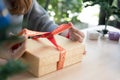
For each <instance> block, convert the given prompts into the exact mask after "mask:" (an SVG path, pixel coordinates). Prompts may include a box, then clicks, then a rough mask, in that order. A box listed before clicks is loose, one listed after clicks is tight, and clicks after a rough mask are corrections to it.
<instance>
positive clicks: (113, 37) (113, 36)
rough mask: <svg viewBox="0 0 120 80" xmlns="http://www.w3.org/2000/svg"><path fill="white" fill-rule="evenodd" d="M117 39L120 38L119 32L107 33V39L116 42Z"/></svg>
mask: <svg viewBox="0 0 120 80" xmlns="http://www.w3.org/2000/svg"><path fill="white" fill-rule="evenodd" d="M119 37H120V33H119V32H113V31H110V32H109V39H110V40H114V41H118V40H119Z"/></svg>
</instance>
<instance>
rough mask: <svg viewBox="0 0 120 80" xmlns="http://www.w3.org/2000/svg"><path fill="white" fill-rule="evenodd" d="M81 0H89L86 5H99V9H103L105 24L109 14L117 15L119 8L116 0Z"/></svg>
mask: <svg viewBox="0 0 120 80" xmlns="http://www.w3.org/2000/svg"><path fill="white" fill-rule="evenodd" d="M83 2H90V4H87V5H86V7H87V6H93V5H96V4H98V5H100V7H101V9H102V10H104V11H105V13H106V16H105V23H106V25H107V23H108V20H109V18H110V16H111V15H119V14H120V9H119V7H118V6H117V3H118V2H117V0H83Z"/></svg>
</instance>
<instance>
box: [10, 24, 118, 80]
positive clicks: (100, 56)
mask: <svg viewBox="0 0 120 80" xmlns="http://www.w3.org/2000/svg"><path fill="white" fill-rule="evenodd" d="M92 29H97V30H98V29H103V26H99V27H92V28H88V29H85V30H83V31H84V32H85V34H86V31H87V30H92ZM108 29H109V30H110V31H119V32H120V30H118V29H116V28H113V27H110V26H109V27H108ZM84 43H85V45H86V52H87V53H86V55H85V56H84V58H83V61H82V62H81V63H78V64H75V65H72V66H70V67H67V68H64V69H62V70H59V71H56V72H53V73H51V74H48V75H45V76H43V77H40V78H36V77H34V76H32V75H31V74H29V73H27V72H26V73H23V74H19V75H16V76H14V77H11V78H10V79H9V80H120V44H118V42H117V41H111V40H109V39H108V38H104V39H103V38H99V39H98V40H89V39H87V36H86V38H85V40H84Z"/></svg>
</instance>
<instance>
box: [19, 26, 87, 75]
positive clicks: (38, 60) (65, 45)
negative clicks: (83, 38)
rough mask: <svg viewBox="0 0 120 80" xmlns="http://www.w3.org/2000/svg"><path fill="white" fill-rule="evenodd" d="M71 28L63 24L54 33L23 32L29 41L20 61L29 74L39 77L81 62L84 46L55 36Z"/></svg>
mask: <svg viewBox="0 0 120 80" xmlns="http://www.w3.org/2000/svg"><path fill="white" fill-rule="evenodd" d="M71 26H72V25H71V24H63V25H61V26H60V27H58V28H57V29H55V30H54V31H52V32H45V33H39V32H32V31H28V30H25V31H23V32H24V33H25V34H26V35H28V38H29V39H27V41H26V51H25V53H24V55H23V56H22V60H23V61H24V62H25V63H26V64H28V65H29V69H28V71H29V72H31V73H32V74H33V75H35V76H37V77H40V76H43V75H45V74H48V73H51V72H53V71H56V70H60V69H62V68H64V67H67V66H69V65H72V64H74V63H77V62H80V61H81V60H82V56H83V54H84V53H85V46H84V44H82V43H79V42H75V41H71V40H69V39H67V38H65V37H63V36H60V35H55V34H58V33H59V32H61V31H63V30H65V29H68V28H70V27H71ZM23 32H22V34H23ZM20 34H21V33H20ZM36 34H37V35H36Z"/></svg>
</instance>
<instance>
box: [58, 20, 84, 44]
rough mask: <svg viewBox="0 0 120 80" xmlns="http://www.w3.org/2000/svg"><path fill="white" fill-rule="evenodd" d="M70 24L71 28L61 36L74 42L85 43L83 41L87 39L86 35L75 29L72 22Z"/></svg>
mask: <svg viewBox="0 0 120 80" xmlns="http://www.w3.org/2000/svg"><path fill="white" fill-rule="evenodd" d="M69 24H70V25H71V28H70V29H69V30H65V31H64V32H62V33H60V35H62V36H65V37H67V38H69V39H71V40H73V41H79V42H83V39H84V37H85V35H84V33H83V32H81V31H80V30H79V29H77V28H76V27H74V25H73V24H72V23H71V22H70V23H69Z"/></svg>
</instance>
